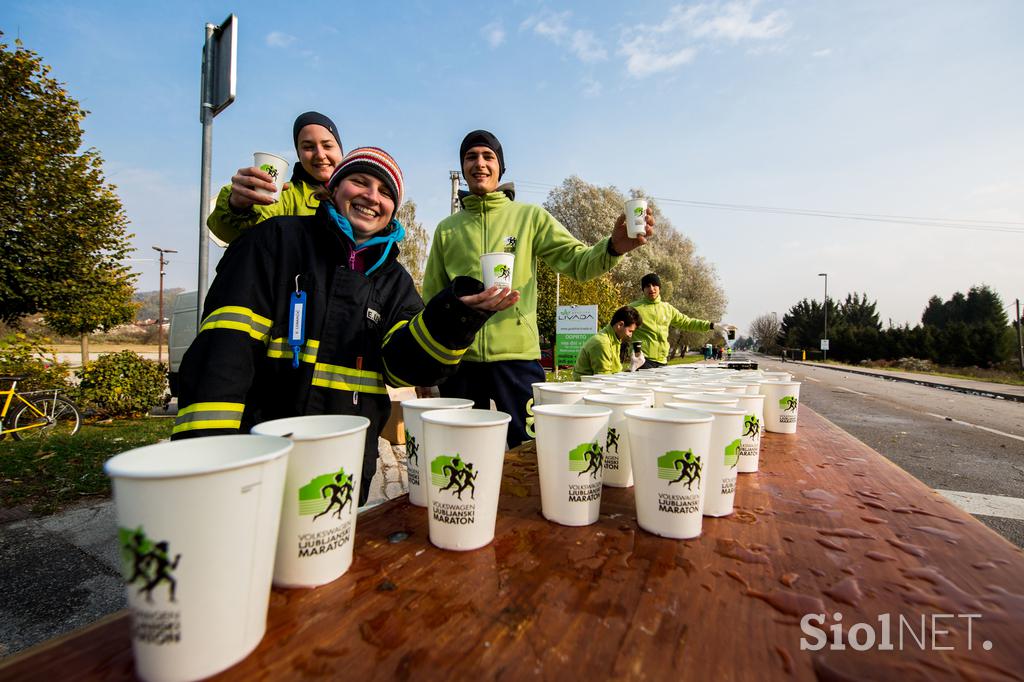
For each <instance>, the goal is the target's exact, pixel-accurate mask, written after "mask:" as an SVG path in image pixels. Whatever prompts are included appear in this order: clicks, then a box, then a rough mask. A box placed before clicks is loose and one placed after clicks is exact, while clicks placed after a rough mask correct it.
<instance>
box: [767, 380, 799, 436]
mask: <svg viewBox="0 0 1024 682" xmlns="http://www.w3.org/2000/svg"><path fill="white" fill-rule="evenodd" d="M761 393H763V394H764V426H765V429H767V430H768V431H771V432H772V433H796V418H797V411H798V408H799V406H800V382H799V381H762V382H761Z"/></svg>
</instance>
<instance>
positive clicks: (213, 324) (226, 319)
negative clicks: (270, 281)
mask: <svg viewBox="0 0 1024 682" xmlns="http://www.w3.org/2000/svg"><path fill="white" fill-rule="evenodd" d="M270 324H271V322H270V320H268V319H267V318H265V317H263V316H261V315H257V314H256V313H254V312H253V311H251V310H249V309H248V308H243V307H241V306H234V305H229V306H224V307H223V308H217V309H216V310H214V311H213V312H212V313H210V314H209V315H207V316H206V319H205V320H203V324H202V326H201V327H200V328H199V331H200V332H205V331H207V330H208V329H234V330H236V331H240V332H245V333H246V334H248V335H249V336H251V337H252V338H254V339H256V340H257V341H263V342H264V343H266V341H267V339H268V338H269V337H270Z"/></svg>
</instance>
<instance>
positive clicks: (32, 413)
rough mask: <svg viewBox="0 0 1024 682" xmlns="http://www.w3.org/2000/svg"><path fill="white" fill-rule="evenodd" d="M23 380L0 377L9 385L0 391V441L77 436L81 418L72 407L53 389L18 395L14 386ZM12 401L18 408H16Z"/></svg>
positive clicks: (64, 397) (68, 401)
mask: <svg viewBox="0 0 1024 682" xmlns="http://www.w3.org/2000/svg"><path fill="white" fill-rule="evenodd" d="M24 378H25V377H16V376H0V381H10V382H11V387H10V388H8V389H6V390H0V398H3V397H4V396H6V399H5V400H4V401H3V409H0V438H3V437H4V436H6V435H7V434H11V436H12V437H13V438H14V439H15V440H27V439H30V438H45V437H47V436H52V435H62V436H73V435H75V434H76V433H78V430H79V429H80V428H82V417H81V415H80V414H79V412H78V408H77V407H75V404H74V403H73V402H71V400H70V399H69V398H68V397H67V396H63V395H61V394H60V392H59V391H58V390H57V389H52V390H43V391H26V392H24V393H19V392H18V391H17V390H16V389H17V387H18V382H19V381H22V380H23V379H24ZM15 399H17V400H18V401H20V403H22V404H21V405H20V406H19V404H18V403H16V402H15ZM12 407H13V408H16V410H14V409H12ZM8 415H10V417H9V418H8Z"/></svg>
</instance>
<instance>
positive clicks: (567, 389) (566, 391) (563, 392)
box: [534, 384, 601, 412]
mask: <svg viewBox="0 0 1024 682" xmlns="http://www.w3.org/2000/svg"><path fill="white" fill-rule="evenodd" d="M537 390H538V392H539V393H540V403H541V405H572V404H574V403H578V402H582V400H583V396H585V395H587V394H588V393H592V392H600V391H601V387H600V386H594V387H593V388H591V387H587V386H566V385H565V384H542V385H541V386H539V387H538V389H537ZM534 412H536V407H535V408H534Z"/></svg>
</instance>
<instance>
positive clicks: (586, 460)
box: [534, 405, 612, 526]
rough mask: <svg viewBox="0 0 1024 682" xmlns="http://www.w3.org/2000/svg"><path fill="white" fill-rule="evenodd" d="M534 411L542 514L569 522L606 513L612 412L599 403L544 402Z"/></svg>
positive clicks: (585, 520)
mask: <svg viewBox="0 0 1024 682" xmlns="http://www.w3.org/2000/svg"><path fill="white" fill-rule="evenodd" d="M534 414H535V415H536V417H537V471H538V474H539V475H540V507H541V513H542V514H543V515H544V518H546V519H548V520H549V521H554V522H555V523H560V524H562V525H563V526H587V525H590V524H591V523H594V522H595V521H597V516H598V514H600V512H601V486H602V482H603V480H604V447H605V442H606V439H607V437H608V417H610V416H611V414H612V411H611V410H610V409H608V408H607V407H601V406H598V405H541V406H540V407H538V408H537V409H536V410H535V411H534Z"/></svg>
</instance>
